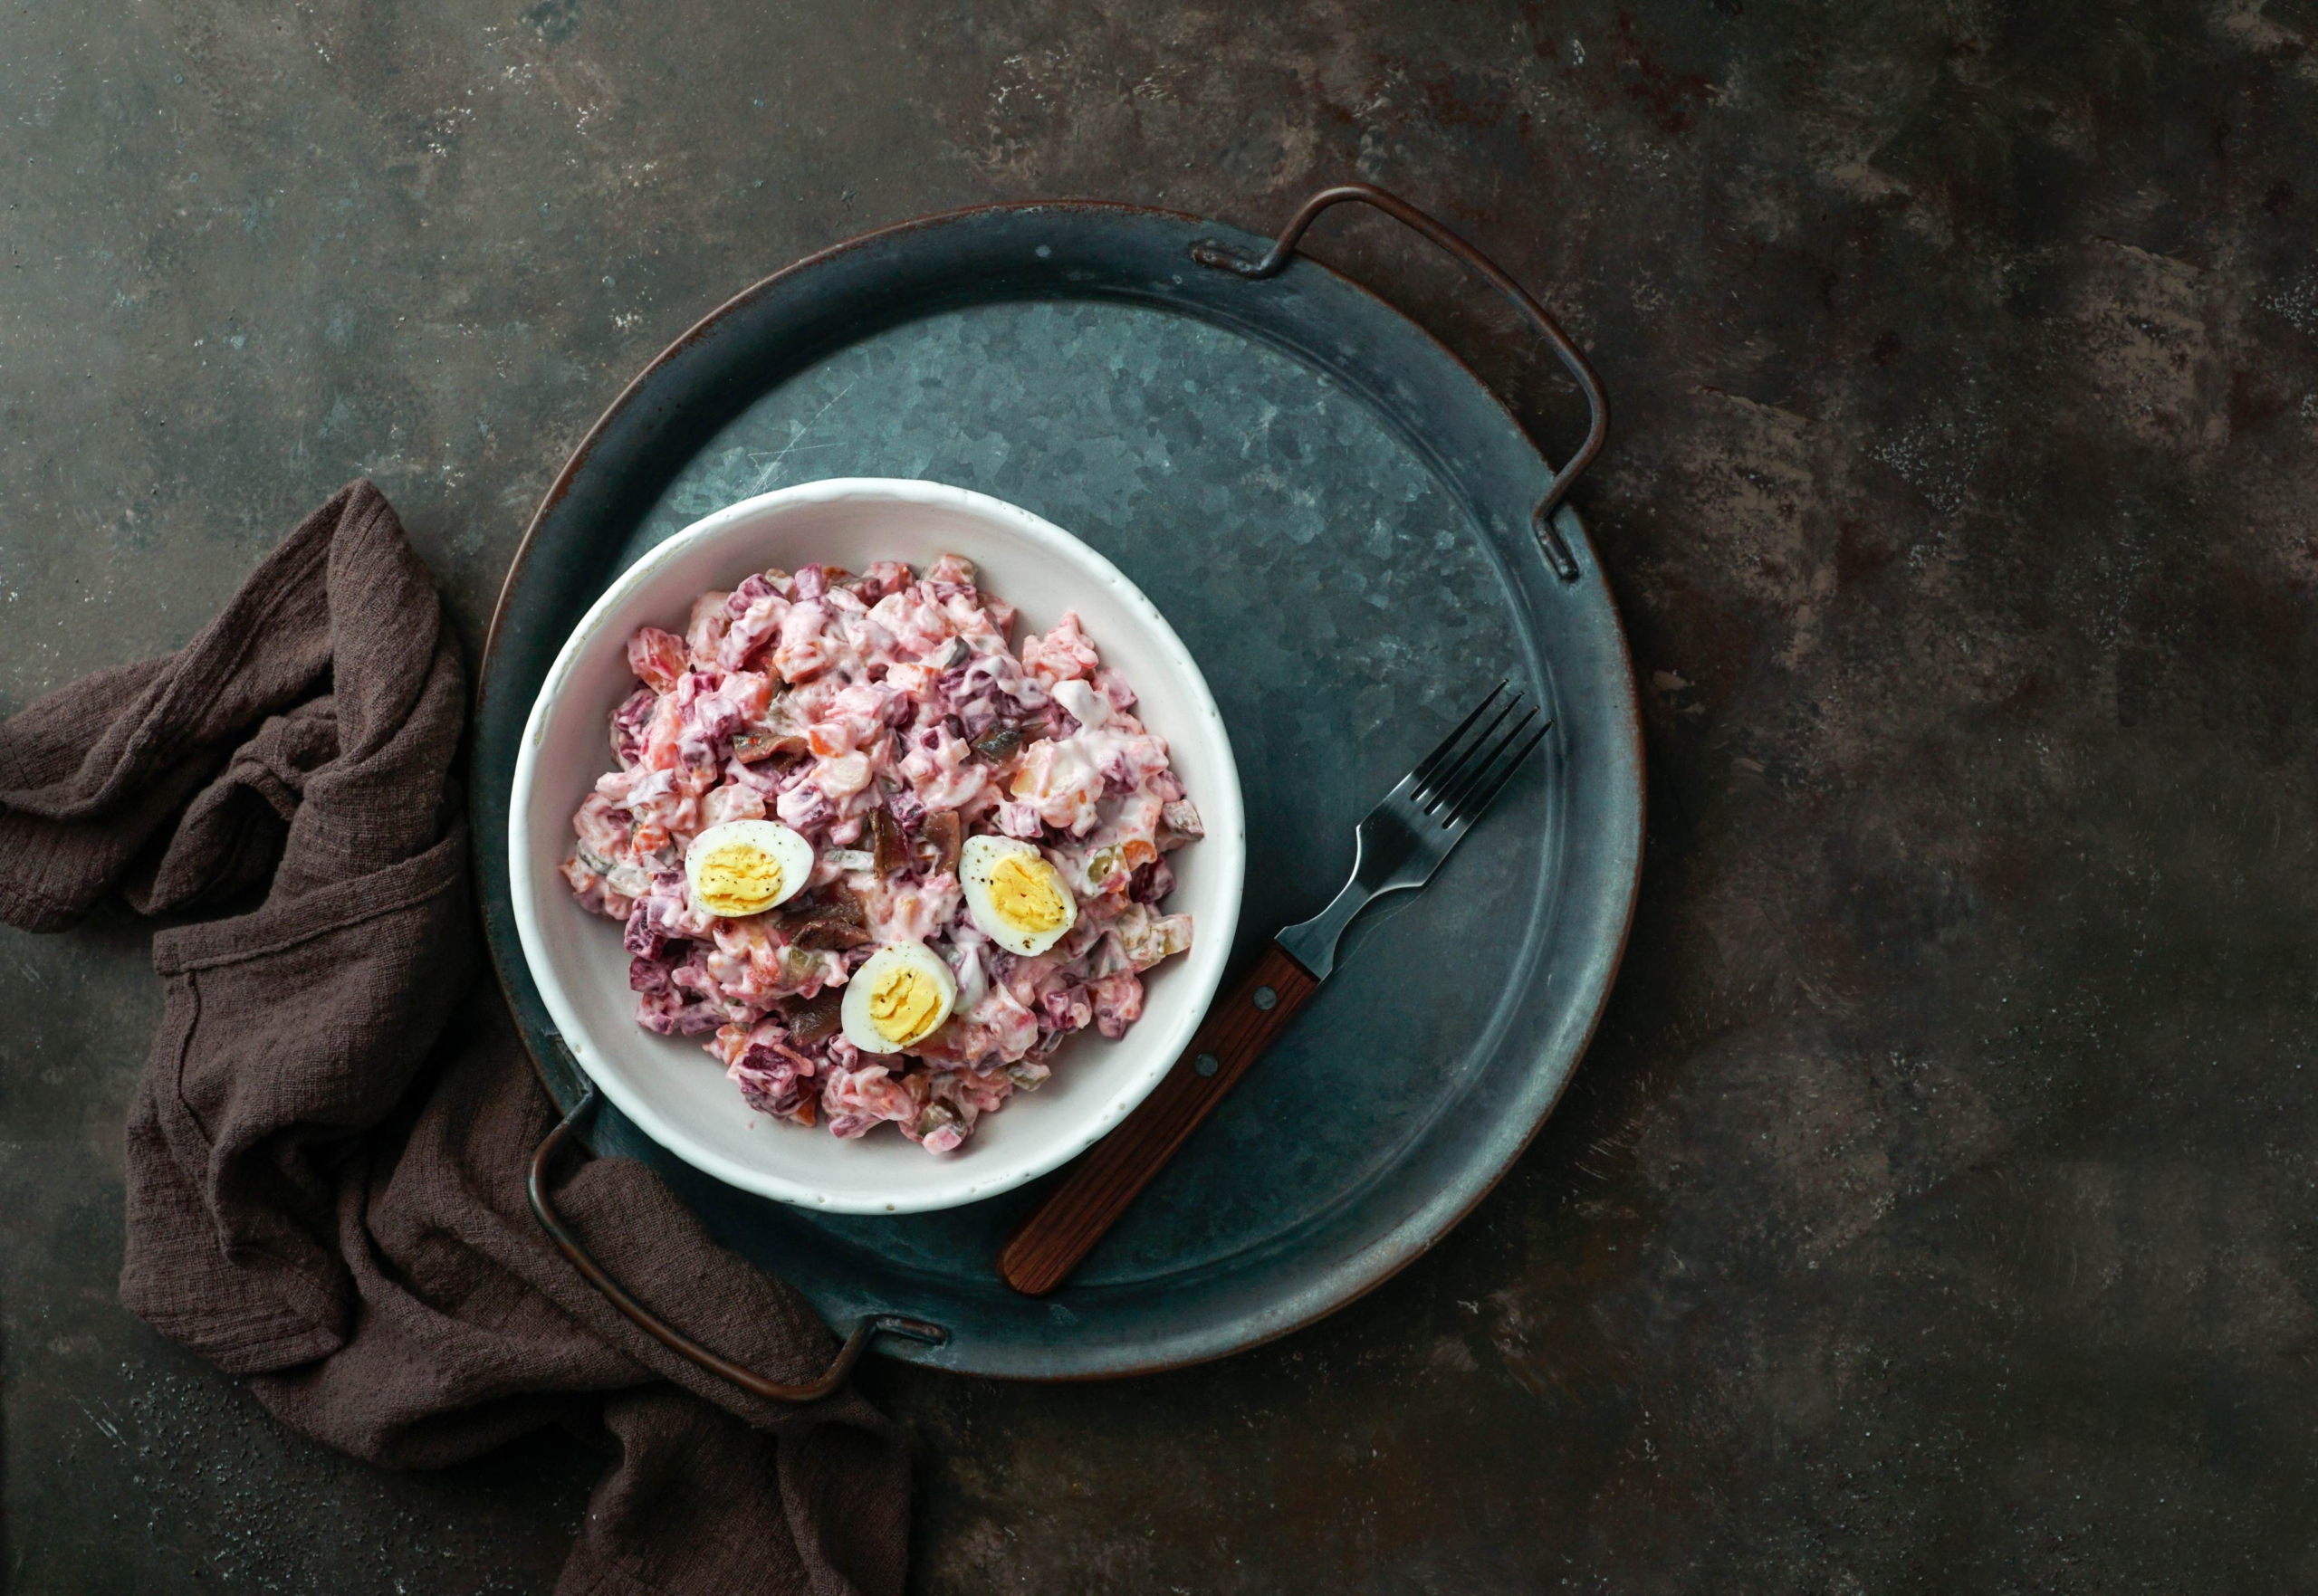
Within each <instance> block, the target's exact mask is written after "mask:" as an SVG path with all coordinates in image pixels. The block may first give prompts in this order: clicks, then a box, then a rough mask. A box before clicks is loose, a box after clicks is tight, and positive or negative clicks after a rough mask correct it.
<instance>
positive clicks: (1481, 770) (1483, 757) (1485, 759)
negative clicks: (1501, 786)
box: [1425, 706, 1537, 825]
mask: <svg viewBox="0 0 2318 1596" xmlns="http://www.w3.org/2000/svg"><path fill="white" fill-rule="evenodd" d="M1536 720H1537V710H1536V708H1535V707H1534V706H1533V707H1532V708H1530V709H1529V710H1528V712H1526V713H1524V714H1523V715H1522V717H1521V718H1520V719H1519V720H1518V721H1516V722H1513V724H1512V725H1510V726H1508V727H1507V728H1506V729H1505V735H1504V736H1502V737H1500V738H1499V739H1498V740H1497V741H1495V742H1493V743H1491V742H1489V741H1486V740H1484V741H1483V745H1482V747H1481V749H1480V754H1479V756H1478V757H1477V758H1475V759H1472V760H1467V761H1466V762H1465V764H1464V766H1463V768H1462V769H1461V771H1460V772H1459V774H1458V775H1457V777H1456V779H1454V780H1453V781H1444V782H1442V790H1441V791H1440V793H1439V794H1437V795H1436V797H1435V799H1434V801H1433V802H1432V803H1430V804H1427V805H1426V806H1425V809H1426V812H1427V813H1429V814H1438V815H1439V816H1440V817H1441V820H1442V824H1443V825H1446V824H1447V823H1448V822H1449V821H1450V820H1451V818H1452V817H1455V815H1456V813H1457V808H1458V806H1459V805H1460V804H1461V803H1463V802H1464V799H1465V795H1466V794H1467V793H1469V792H1471V791H1472V790H1473V789H1474V788H1476V787H1478V786H1480V782H1481V779H1482V778H1484V777H1486V776H1487V775H1488V774H1489V769H1490V767H1491V766H1493V765H1495V764H1496V763H1497V759H1498V756H1499V754H1502V753H1503V752H1504V751H1505V750H1507V749H1509V748H1511V747H1512V746H1513V744H1514V742H1515V741H1517V740H1518V738H1519V737H1520V736H1521V734H1522V733H1523V732H1525V731H1528V730H1529V728H1530V726H1531V724H1532V723H1534V722H1536ZM1495 730H1496V728H1495V727H1494V726H1492V727H1490V731H1495Z"/></svg>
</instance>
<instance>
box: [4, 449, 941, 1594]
mask: <svg viewBox="0 0 2318 1596" xmlns="http://www.w3.org/2000/svg"><path fill="white" fill-rule="evenodd" d="M464 712H465V699H464V689H463V686H462V676H461V671H460V666H459V657H458V650H457V645H456V644H455V641H454V639H453V637H452V636H451V634H450V630H449V628H448V626H446V625H445V621H444V617H443V614H442V607H441V605H440V602H439V601H438V599H437V598H436V594H435V589H434V587H433V584H432V583H431V581H430V580H429V578H428V577H427V574H426V569H425V568H424V567H423V566H422V565H421V564H420V563H419V561H418V559H417V556H415V555H414V554H413V553H412V552H411V550H410V548H409V545H408V544H407V542H406V541H405V540H404V538H403V533H402V528H401V525H400V523H399V522H398V521H397V520H396V518H395V513H394V511H393V509H392V508H391V507H390V506H389V505H388V503H387V501H386V499H385V497H384V495H382V494H381V493H380V492H378V489H377V488H375V487H373V486H372V485H371V484H370V483H367V482H358V483H353V484H351V485H350V486H349V487H347V488H345V489H343V490H342V491H340V493H339V494H338V495H337V497H335V498H333V499H332V500H330V502H329V503H327V504H325V505H323V506H322V507H321V509H320V510H318V511H315V512H314V513H313V514H312V515H311V516H309V517H308V518H307V519H306V521H304V522H303V523H302V524H301V525H300V526H299V528H298V529H297V530H295V531H294V532H292V533H291V535H290V537H289V538H288V540H286V541H284V542H283V545H282V547H281V548H279V549H277V550H275V551H274V552H273V554H271V555H269V556H268V557H267V558H266V559H264V560H263V562H262V563H261V564H260V565H259V567H258V569H256V571H255V572H254V573H253V574H252V576H251V577H250V578H249V581H248V582H247V583H246V584H245V585H244V588H242V590H241V592H240V593H239V594H237V595H236V596H235V598H234V601H233V602H232V604H231V605H229V606H228V607H226V610H225V614H224V615H222V616H219V617H218V618H217V620H216V621H215V622H214V623H212V624H211V625H210V626H209V627H208V628H207V629H206V631H204V632H203V633H202V634H201V635H200V636H198V637H196V638H195V639H194V641H193V642H192V643H191V644H189V645H187V646H186V647H185V648H184V649H182V650H180V651H179V652H178V653H177V654H176V655H171V656H169V657H168V658H166V659H157V660H147V661H144V662H142V663H141V664H133V665H128V666H124V667H121V668H120V669H116V670H110V671H104V672H100V673H99V674H96V675H93V676H90V677H86V678H84V679H82V680H81V681H80V682H77V683H72V685H70V686H67V687H64V688H62V689H60V690H59V691H57V692H56V693H52V694H51V695H49V696H48V697H46V698H44V699H42V700H41V701H40V702H37V703H35V704H34V705H32V706H31V707H30V708H29V709H26V710H25V711H24V712H23V713H21V714H19V715H17V716H15V717H14V719H12V720H9V721H6V722H0V919H5V920H6V921H8V922H11V923H14V924H16V925H19V926H24V927H26V928H28V929H32V930H39V931H46V930H53V929H55V928H57V927H60V926H62V925H64V924H67V923H69V922H71V921H72V920H73V919H74V918H76V917H77V916H78V915H80V914H81V913H83V912H85V911H86V910H87V909H88V908H89V907H90V906H91V904H92V903H95V902H96V901H97V899H98V898H99V897H101V895H102V894H104V893H105V892H107V891H108V890H110V888H112V887H113V886H115V885H116V884H119V885H121V886H124V887H125V888H126V889H127V891H128V894H129V899H130V902H131V903H133V904H134V905H135V906H136V907H137V908H139V910H140V911H143V912H146V913H158V912H160V911H164V910H182V909H186V908H188V907H193V906H197V905H204V904H217V903H225V902H228V901H230V900H232V899H233V898H235V896H236V895H239V896H242V897H244V898H246V897H247V896H249V895H251V894H254V893H255V892H257V891H258V890H259V889H261V888H263V889H264V891H265V897H264V901H263V905H262V906H261V907H259V908H257V909H255V910H254V911H252V912H250V913H241V914H236V915H234V916H233V917H231V918H227V919H222V920H213V921H210V922H205V923H200V924H194V925H186V926H179V927H176V928H173V929H169V930H165V931H162V932H158V934H157V935H156V936H155V937H154V940H153V961H154V964H155V966H156V967H157V968H158V970H159V971H160V973H161V975H162V977H163V978H164V980H165V981H166V983H167V989H168V999H167V1004H166V1007H165V1009H164V1013H163V1017H162V1021H161V1027H160V1030H159V1032H158V1034H157V1035H156V1037H154V1042H153V1051H152V1055H151V1057H150V1058H149V1059H148V1062H147V1065H146V1071H145V1077H144V1081H143V1083H142V1085H141V1086H140V1088H139V1092H138V1094H137V1098H136V1100H135V1102H134V1103H133V1104H132V1105H131V1108H130V1111H129V1149H128V1180H129V1194H128V1197H129V1201H128V1212H129V1245H128V1261H127V1264H126V1266H125V1267H124V1268H123V1270H122V1272H121V1283H120V1289H121V1300H122V1301H123V1302H124V1303H125V1304H126V1305H128V1306H129V1308H130V1309H132V1310H133V1311H134V1312H136V1313H137V1314H140V1315H141V1316H143V1317H144V1318H145V1319H147V1320H148V1321H149V1322H151V1323H152V1324H154V1325H155V1326H157V1327H158V1328H159V1329H160V1330H161V1331H163V1332H164V1333H167V1334H168V1335H170V1336H171V1337H173V1338H175V1339H176V1340H178V1341H180V1342H183V1343H185V1344H186V1345H187V1346H189V1347H192V1348H193V1349H194V1350H195V1351H196V1352H200V1353H201V1354H202V1355H204V1356H205V1357H207V1358H209V1359H210V1360H211V1361H212V1362H216V1364H217V1365H218V1366H219V1367H221V1368H223V1369H225V1370H226V1371H230V1372H232V1373H235V1374H238V1375H243V1376H245V1377H247V1380H248V1383H249V1386H250V1389H251V1390H252V1391H254V1393H255V1394H256V1395H257V1397H258V1399H259V1400H261V1401H263V1402H264V1403H265V1405H266V1406H267V1407H268V1408H270V1409H272V1410H273V1412H274V1413H275V1414H276V1415H277V1416H278V1417H280V1418H281V1419H283V1421H284V1422H285V1423H288V1424H290V1425H291V1426H292V1427H293V1428H295V1429H300V1430H302V1431H303V1432H305V1433H306V1434H308V1435H311V1436H313V1437H315V1438H319V1439H321V1440H323V1441H325V1442H328V1443H329V1444H330V1445H331V1446H335V1447H339V1448H343V1449H345V1450H346V1451H349V1452H351V1453H353V1454H354V1455H356V1456H357V1457H367V1458H370V1459H373V1460H375V1461H378V1462H380V1463H386V1464H390V1465H395V1466H398V1467H430V1466H436V1465H441V1464H445V1463H451V1462H455V1461H458V1460H460V1459H462V1458H466V1457H474V1456H476V1455H477V1454H479V1453H482V1452H484V1451H487V1450H489V1449H490V1448H493V1447H496V1446H498V1445H500V1444H502V1443H503V1442H505V1441H507V1440H509V1439H512V1438H514V1437H516V1436H519V1435H522V1434H524V1433H525V1432H527V1431H530V1430H533V1429H539V1428H541V1426H544V1425H548V1424H553V1423H563V1424H566V1425H573V1426H580V1427H583V1428H585V1429H592V1430H593V1431H594V1432H595V1433H598V1434H602V1435H605V1436H607V1438H608V1440H609V1441H610V1442H611V1443H612V1445H613V1446H615V1447H616V1448H617V1449H618V1459H619V1460H618V1464H617V1465H616V1466H615V1467H614V1468H613V1469H612V1471H611V1473H610V1474H608V1476H606V1477H605V1478H604V1480H603V1481H602V1482H601V1483H600V1484H599V1486H597V1488H596V1492H595V1496H594V1498H593V1500H592V1501H591V1503H590V1504H589V1515H588V1520H587V1524H586V1527H585V1528H584V1529H583V1530H582V1531H581V1534H580V1542H579V1544H578V1545H577V1546H576V1547H575V1548H574V1549H573V1551H572V1554H571V1558H570V1562H569V1563H567V1564H566V1565H565V1568H564V1571H563V1577H562V1579H561V1581H560V1582H559V1584H558V1586H557V1589H558V1591H559V1592H560V1593H562V1596H580V1593H594V1592H606V1593H610V1592H618V1593H620V1596H631V1593H641V1592H647V1591H649V1592H665V1593H667V1596H690V1593H692V1592H695V1591H696V1592H703V1593H706V1592H710V1591H714V1592H717V1593H718V1596H725V1593H728V1592H735V1591H751V1592H754V1591H782V1592H787V1591H799V1592H803V1591H811V1592H816V1593H819V1596H838V1593H840V1592H860V1593H862V1596H884V1593H888V1592H896V1591H899V1590H900V1589H901V1584H902V1573H903V1567H904V1561H905V1552H906V1534H907V1519H908V1474H907V1462H906V1457H905V1448H904V1447H903V1444H902V1441H901V1438H900V1437H899V1435H898V1434H897V1433H896V1430H895V1429H894V1428H893V1427H892V1426H890V1425H889V1424H888V1423H887V1422H886V1420H885V1419H882V1418H880V1417H879V1416H878V1414H877V1413H876V1410H873V1409H872V1408H870V1407H869V1405H868V1404H867V1402H865V1401H863V1400H861V1399H860V1398H859V1397H858V1396H857V1395H855V1394H853V1393H852V1392H850V1391H845V1392H841V1393H840V1394H838V1396H835V1397H831V1398H829V1399H827V1400H823V1401H821V1402H818V1403H815V1404H812V1405H811V1406H809V1407H805V1408H786V1407H782V1406H781V1405H779V1404H775V1403H769V1402H765V1401H762V1400H759V1399H756V1398H753V1397H751V1396H749V1395H747V1394H746V1393H744V1392H742V1391H737V1390H735V1389H733V1388H731V1387H729V1386H728V1385H726V1384H725V1383H724V1382H723V1381H719V1380H716V1379H714V1377H712V1376H709V1375H706V1374H704V1373H703V1372H702V1371H699V1370H697V1369H695V1368H694V1366H693V1365H692V1364H691V1363H689V1362H685V1360H683V1359H681V1358H678V1357H676V1356H675V1354H673V1353H671V1352H667V1351H666V1349H665V1348H663V1347H662V1346H660V1344H659V1343H657V1342H655V1341H653V1340H652V1339H651V1338H650V1337H648V1336H647V1335H645V1334H643V1333H641V1332H639V1331H637V1329H636V1328H635V1327H634V1326H633V1325H631V1324H628V1322H627V1320H626V1319H625V1318H623V1317H622V1316H621V1315H620V1314H618V1312H617V1311H615V1310H614V1309H613V1308H612V1307H611V1306H610V1305H609V1304H608V1303H607V1302H605V1301H604V1299H603V1298H602V1297H601V1296H600V1295H598V1294H597V1293H596V1291H595V1290H594V1289H593V1288H592V1287H590V1286H589V1285H588V1284H587V1283H586V1282H585V1281H583V1280H582V1279H581V1278H580V1276H579V1275H578V1274H577V1273H576V1272H575V1271H574V1270H573V1269H572V1268H571V1267H570V1265H569V1264H568V1263H567V1262H566V1261H565V1260H564V1258H563V1257H562V1256H561V1255H560V1253H558V1252H556V1251H555V1250H554V1248H553V1247H551V1246H550V1245H549V1244H548V1242H547V1240H546V1238H544V1237H543V1236H542V1235H541V1233H540V1231H539V1229H538V1228H537V1226H536V1225H535V1224H534V1223H533V1222H532V1218H531V1215H530V1213H529V1211H528V1209H527V1208H526V1206H525V1198H524V1195H523V1190H522V1182H523V1175H524V1171H525V1168H526V1165H527V1164H528V1162H529V1160H530V1156H531V1153H532V1149H533V1148H534V1147H535V1146H537V1144H538V1143H539V1142H540V1139H541V1137H542V1136H543V1135H545V1133H546V1132H547V1129H548V1126H549V1125H550V1123H551V1121H552V1117H553V1116H552V1111H551V1106H550V1104H548V1102H547V1099H546V1097H545V1094H542V1093H541V1090H540V1089H539V1087H538V1085H536V1083H535V1082H534V1081H533V1080H532V1076H531V1074H530V1071H529V1068H528V1066H526V1064H525V1062H524V1060H523V1058H522V1049H521V1046H520V1044H519V1043H518V1041H517V1039H516V1037H515V1035H514V1031H513V1027H512V1025H511V1023H510V1022H509V1020H508V1018H507V1016H506V1012H505V1009H504V1008H503V1005H502V1003H501V1002H500V1000H499V999H498V998H497V996H496V994H495V993H493V992H491V991H490V990H488V989H482V988H478V987H477V983H476V982H475V981H474V974H475V972H476V970H477V967H478V959H477V940H476V937H475V935H474V930H473V927H472V917H471V911H470V909H469V906H468V904H467V902H466V890H465V881H466V877H465V851H466V850H465V845H466V837H465V821H464V819H463V818H462V817H460V816H459V814H458V804H457V800H456V796H455V788H454V785H453V783H452V782H451V781H450V779H449V770H450V765H451V760H452V758H453V755H454V752H455V749H456V746H457V743H458V739H459V733H460V727H461V723H462V721H463V718H464ZM269 880H270V885H269ZM470 989H473V990H470ZM559 1201H560V1205H561V1207H562V1209H563V1210H564V1212H565V1213H566V1214H567V1215H569V1216H570V1220H571V1222H572V1223H573V1224H574V1225H575V1226H577V1227H578V1228H580V1230H581V1231H582V1233H583V1234H584V1235H585V1236H586V1237H587V1238H588V1241H589V1246H590V1247H593V1248H594V1249H595V1250H596V1252H597V1255H598V1257H601V1258H602V1259H603V1260H604V1262H605V1263H606V1265H607V1266H608V1267H609V1268H611V1269H612V1270H613V1271H614V1273H615V1274H616V1275H617V1276H619V1277H620V1278H621V1279H623V1280H624V1281H626V1282H627V1284H628V1285H629V1286H630V1289H632V1290H634V1291H636V1292H637V1295H640V1296H641V1297H643V1298H644V1299H645V1300H646V1301H647V1302H650V1303H652V1304H653V1305H655V1306H656V1307H657V1308H658V1309H659V1310H660V1311H661V1312H663V1313H664V1314H667V1315H668V1316H670V1317H671V1318H673V1319H674V1320H675V1321H676V1322H677V1323H678V1324H682V1325H683V1326H684V1327H685V1329H686V1330H687V1331H688V1332H689V1333H691V1334H693V1335H694V1337H695V1338H697V1339H699V1340H700V1341H703V1342H704V1343H707V1344H708V1345H710V1346H711V1347H714V1349H715V1350H717V1351H718V1352H722V1353H723V1354H724V1355H725V1356H726V1357H728V1358H731V1359H733V1360H734V1361H736V1362H741V1363H743V1364H746V1365H748V1366H750V1367H752V1368H754V1369H757V1370H759V1371H762V1372H764V1373H766V1374H768V1375H770V1376H771V1377H773V1378H775V1379H782V1380H790V1381H805V1380H809V1379H810V1378H812V1377H814V1376H815V1375H817V1374H819V1372H820V1371H821V1370H822V1369H824V1368H826V1367H827V1366H828V1363H829V1358H830V1356H831V1355H832V1353H833V1352H834V1351H835V1343H834V1341H833V1340H832V1339H831V1337H830V1336H829V1333H828V1332H827V1330H825V1329H824V1328H823V1327H822V1326H821V1324H819V1321H818V1320H817V1319H816V1318H815V1317H814V1315H813V1314H812V1312H811V1310H810V1309H809V1307H808V1306H807V1305H805V1303H804V1302H803V1301H802V1299H800V1297H799V1296H798V1295H797V1294H796V1293H795V1292H794V1291H792V1290H790V1288H789V1287H788V1286H786V1285H782V1284H781V1283H780V1282H778V1281H774V1280H771V1279H768V1278H767V1277H765V1276H762V1275H761V1274H759V1273H758V1272H757V1271H756V1270H754V1269H752V1268H751V1267H750V1266H748V1265H746V1264H745V1263H743V1262H742V1261H741V1260H740V1259H739V1258H737V1257H734V1256H733V1255H732V1254H731V1253H728V1252H725V1251H724V1250H723V1249H722V1248H720V1247H717V1246H715V1244H714V1243H713V1242H712V1241H710V1240H709V1238H708V1237H707V1235H706V1233H705V1232H704V1231H703V1230H702V1229H701V1228H700V1226H699V1224H698V1223H697V1221H695V1220H694V1219H693V1217H692V1215H691V1214H690V1212H689V1211H687V1210H686V1209H685V1208H684V1207H683V1205H682V1204H680V1203H679V1202H677V1200H676V1199H675V1197H674V1196H673V1195H672V1194H671V1193H670V1192H669V1191H668V1190H667V1188H666V1186H664V1185H663V1184H662V1183H661V1182H660V1180H658V1178H657V1177H656V1176H655V1175H653V1174H652V1173H651V1171H648V1170H647V1169H646V1168H645V1167H644V1166H643V1165H641V1164H638V1163H637V1162H635V1161H631V1160H626V1159H603V1160H599V1161H593V1162H590V1163H588V1164H586V1165H585V1166H583V1167H582V1168H581V1169H580V1171H579V1172H578V1173H577V1174H576V1175H574V1176H573V1177H571V1179H570V1181H569V1182H568V1185H567V1187H566V1189H565V1190H563V1191H562V1192H561V1194H560V1198H559Z"/></svg>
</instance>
